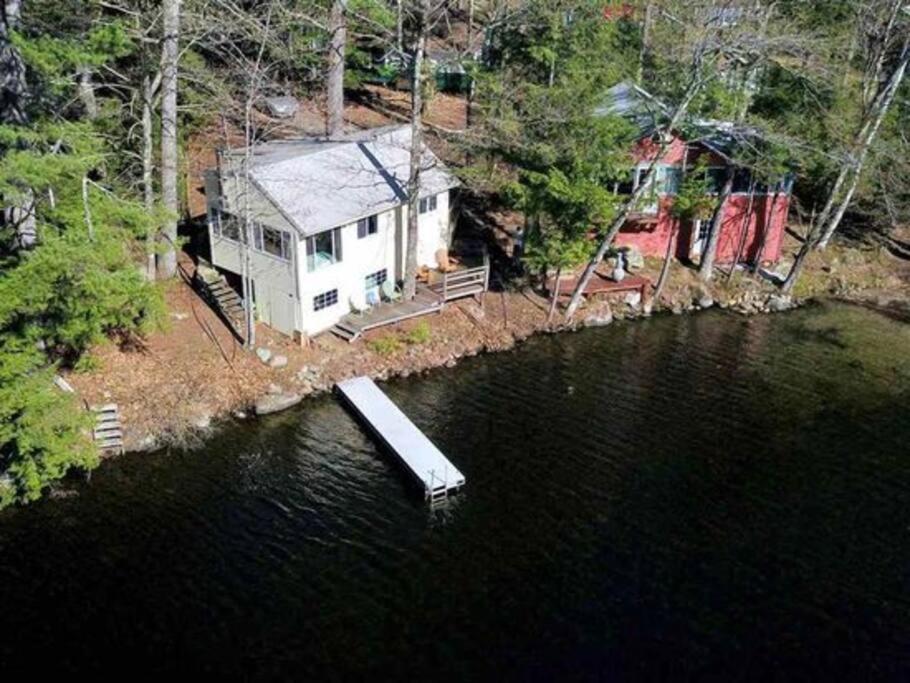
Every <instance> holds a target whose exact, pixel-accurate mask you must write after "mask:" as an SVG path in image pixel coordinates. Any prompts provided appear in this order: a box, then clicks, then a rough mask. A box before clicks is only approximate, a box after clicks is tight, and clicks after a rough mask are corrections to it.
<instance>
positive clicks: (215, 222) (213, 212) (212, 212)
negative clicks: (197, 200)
mask: <svg viewBox="0 0 910 683" xmlns="http://www.w3.org/2000/svg"><path fill="white" fill-rule="evenodd" d="M209 225H211V226H212V233H213V234H215V235H218V236H219V237H220V236H221V212H220V211H219V210H218V207H216V206H210V207H209Z"/></svg>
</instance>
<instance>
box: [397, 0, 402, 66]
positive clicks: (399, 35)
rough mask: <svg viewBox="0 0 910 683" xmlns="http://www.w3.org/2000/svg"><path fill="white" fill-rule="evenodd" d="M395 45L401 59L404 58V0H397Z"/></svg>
mask: <svg viewBox="0 0 910 683" xmlns="http://www.w3.org/2000/svg"><path fill="white" fill-rule="evenodd" d="M395 45H396V47H398V57H399V59H403V58H404V0H396V1H395Z"/></svg>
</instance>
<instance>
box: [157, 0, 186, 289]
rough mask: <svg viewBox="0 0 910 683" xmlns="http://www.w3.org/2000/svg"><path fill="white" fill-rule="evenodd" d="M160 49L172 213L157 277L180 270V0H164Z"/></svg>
mask: <svg viewBox="0 0 910 683" xmlns="http://www.w3.org/2000/svg"><path fill="white" fill-rule="evenodd" d="M163 10H164V13H163V16H162V32H163V39H162V50H161V74H162V78H161V199H162V202H163V204H164V208H165V209H166V210H167V211H168V212H169V214H170V215H168V216H167V218H166V219H165V220H166V222H165V225H164V227H163V229H162V231H161V234H162V236H163V237H164V241H165V242H166V244H164V246H163V248H162V250H161V252H160V253H159V254H158V257H157V264H158V276H159V277H161V278H171V277H173V276H174V275H175V274H176V273H177V251H176V245H177V213H178V204H177V156H178V149H177V145H178V141H177V71H178V65H177V63H178V61H179V54H180V53H179V38H180V0H164V4H163Z"/></svg>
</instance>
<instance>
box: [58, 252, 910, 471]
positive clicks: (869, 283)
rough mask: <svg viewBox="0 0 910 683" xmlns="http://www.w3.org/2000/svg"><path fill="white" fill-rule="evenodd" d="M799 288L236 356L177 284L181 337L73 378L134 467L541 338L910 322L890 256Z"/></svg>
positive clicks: (420, 322) (504, 294)
mask: <svg viewBox="0 0 910 683" xmlns="http://www.w3.org/2000/svg"><path fill="white" fill-rule="evenodd" d="M822 259H824V260H822ZM785 267H786V265H785V264H781V265H780V266H779V268H780V269H783V268H785ZM659 268H660V262H659V261H650V260H649V261H647V262H646V263H645V267H644V268H643V269H641V270H639V271H637V272H636V273H635V274H641V275H644V276H646V277H648V278H649V279H650V280H651V281H652V282H655V281H656V280H657V274H658V272H659ZM800 285H801V286H800V287H798V288H797V291H796V292H795V296H794V297H793V298H792V299H787V298H785V297H782V296H781V295H780V293H779V291H778V289H777V288H776V287H775V286H773V285H772V284H770V283H769V282H767V281H765V280H762V279H760V278H757V277H753V276H749V275H746V274H743V273H737V274H734V276H733V277H732V278H729V279H728V278H727V277H726V275H725V274H722V273H718V274H717V277H716V278H715V281H714V282H711V283H708V284H706V283H704V282H702V281H701V280H700V279H699V278H698V276H697V273H695V271H694V270H692V269H691V268H687V267H683V266H681V265H678V264H676V265H675V266H674V268H673V270H672V272H671V275H670V278H669V281H668V283H667V286H666V287H665V289H664V292H663V293H662V297H661V301H660V302H659V303H658V302H651V303H649V302H641V301H639V300H638V299H639V298H640V297H639V295H638V294H637V293H626V294H612V295H596V296H594V297H593V299H592V300H591V301H587V302H586V303H585V305H584V306H583V307H582V308H581V309H579V311H578V312H577V313H576V316H575V321H574V322H573V324H571V325H563V324H561V322H562V319H561V316H562V312H561V311H557V313H556V315H555V316H554V323H555V324H553V325H548V324H547V321H546V319H547V312H548V309H549V300H548V299H546V298H545V297H543V296H542V295H541V294H539V293H538V292H536V291H534V290H532V289H531V287H530V286H528V285H525V286H523V287H518V288H510V287H508V286H506V287H505V288H504V289H503V290H502V291H496V292H493V291H490V292H488V293H487V294H486V297H485V302H484V306H483V307H481V306H480V305H478V304H477V303H476V302H474V301H473V300H472V299H464V300H461V301H455V302H451V303H450V304H449V305H447V306H446V307H445V309H444V310H443V311H441V312H440V313H436V314H432V315H428V316H423V317H421V318H416V319H412V320H408V321H405V322H402V323H398V324H397V325H393V326H389V327H385V328H380V329H377V330H372V331H370V332H368V333H367V334H365V335H364V337H363V338H362V339H360V340H358V341H356V342H354V343H352V344H351V343H348V342H347V341H343V340H341V339H340V338H337V337H334V336H333V335H332V334H331V333H325V334H323V335H319V336H317V337H315V338H314V339H312V340H311V341H310V343H309V344H308V345H307V346H305V347H301V346H299V345H297V344H295V343H293V342H292V341H291V340H290V339H288V338H287V337H284V336H283V335H280V334H278V333H275V332H273V331H271V330H270V329H269V328H267V327H265V326H262V325H260V326H257V343H256V345H255V346H256V352H254V351H253V350H244V349H243V348H242V347H241V346H240V345H239V342H238V341H237V340H236V339H235V338H234V337H233V336H232V335H231V333H230V331H229V330H228V329H227V327H226V326H225V325H224V324H223V323H222V322H221V320H220V319H219V318H218V317H217V316H216V314H215V313H214V312H213V311H212V310H211V309H209V308H208V307H207V306H206V305H205V304H204V303H202V301H201V300H200V299H198V297H197V295H196V294H195V292H193V291H192V290H191V289H190V287H189V286H188V285H187V284H186V283H184V282H171V283H169V284H168V285H167V287H168V290H167V293H166V295H167V300H168V308H169V310H170V321H169V328H170V329H167V330H165V331H161V332H156V333H152V334H151V335H149V337H148V339H146V340H144V342H143V345H142V346H141V347H139V348H135V347H134V348H129V349H125V348H116V347H115V346H114V345H113V344H107V345H104V346H102V347H99V348H97V349H95V350H93V352H92V357H93V361H94V366H95V367H94V369H93V370H91V371H89V372H83V373H76V372H72V373H69V374H67V376H66V377H67V380H68V381H70V383H71V384H72V385H73V386H74V387H75V389H76V391H77V393H78V394H79V395H80V398H82V399H83V400H85V402H86V403H87V404H89V405H97V404H104V403H116V404H118V406H119V408H120V411H121V416H123V422H124V451H125V452H130V453H135V452H149V451H156V450H161V449H164V448H169V447H186V448H192V447H195V446H199V445H202V444H203V443H204V442H205V441H206V440H207V439H208V438H209V437H210V436H211V434H212V432H213V431H214V430H215V429H217V428H218V423H221V422H224V421H227V420H231V419H234V420H238V419H239V420H250V419H252V418H253V417H254V416H255V417H259V416H261V415H262V414H270V413H273V412H279V411H281V410H287V409H289V408H292V407H294V406H296V405H298V404H300V403H301V402H303V401H304V400H305V399H307V398H312V397H316V396H321V395H323V394H325V393H326V392H329V391H331V390H332V388H333V387H334V385H335V384H336V383H337V382H339V381H341V380H344V379H349V378H351V377H355V376H359V375H366V376H368V377H371V378H372V379H375V380H378V381H383V380H388V379H391V378H395V377H402V378H406V377H409V376H412V375H414V374H421V373H424V372H428V371H429V370H432V369H435V368H440V367H454V366H455V365H457V363H458V362H459V361H460V360H461V359H463V358H470V357H473V356H476V355H479V354H481V353H494V352H499V351H506V350H511V349H513V348H515V347H516V346H517V345H518V344H520V343H522V342H524V341H526V340H527V339H528V338H530V337H532V336H535V335H539V334H558V333H562V332H570V331H578V330H581V329H586V328H590V327H602V326H606V325H610V324H613V323H614V322H623V321H635V320H639V319H641V318H647V317H650V316H653V315H673V314H676V315H682V314H689V313H694V312H698V311H701V310H706V309H710V308H715V307H716V308H720V309H724V310H728V311H731V312H734V313H738V314H741V315H747V316H748V315H757V314H764V313H775V312H782V311H786V310H790V309H792V308H795V307H798V306H803V305H806V304H808V303H812V302H814V301H820V300H837V301H846V302H850V303H855V304H860V305H866V306H870V307H873V308H875V309H876V310H879V311H881V312H883V313H885V314H888V315H893V316H898V317H901V318H902V319H910V263H907V262H900V261H897V262H896V261H895V260H894V257H890V256H887V255H885V254H883V253H882V252H881V250H876V249H865V250H864V249H858V248H855V247H853V248H850V247H844V246H838V247H832V248H830V249H829V250H828V251H827V252H825V253H824V254H819V255H818V257H817V260H816V262H815V263H814V264H813V267H812V269H811V270H807V272H806V273H805V277H804V280H802V281H801V283H800ZM652 303H653V305H651V304H652ZM258 352H262V353H261V355H260V354H259V353H258ZM107 457H116V456H107Z"/></svg>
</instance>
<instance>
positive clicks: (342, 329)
mask: <svg viewBox="0 0 910 683" xmlns="http://www.w3.org/2000/svg"><path fill="white" fill-rule="evenodd" d="M443 304H444V302H443V300H442V299H441V298H440V297H439V296H438V295H437V294H436V293H434V292H432V291H431V290H429V289H427V288H426V287H422V286H419V287H418V288H417V296H415V297H414V298H413V299H411V300H410V301H399V302H396V303H388V302H383V303H381V304H377V305H375V306H373V307H372V308H370V309H369V310H368V311H365V312H363V313H348V314H347V315H346V316H345V317H343V318H342V319H341V320H339V321H338V323H336V324H335V327H333V328H332V332H334V333H335V334H336V335H338V336H339V337H341V338H342V339H347V340H348V341H354V340H355V339H358V338H359V337H360V336H361V335H362V334H363V333H364V332H366V331H368V330H372V329H375V328H377V327H385V326H386V325H394V324H395V323H399V322H401V321H402V320H408V319H410V318H417V317H419V316H422V315H428V314H430V313H436V312H438V311H441V310H442V307H443Z"/></svg>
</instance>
